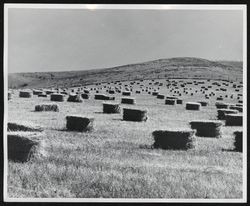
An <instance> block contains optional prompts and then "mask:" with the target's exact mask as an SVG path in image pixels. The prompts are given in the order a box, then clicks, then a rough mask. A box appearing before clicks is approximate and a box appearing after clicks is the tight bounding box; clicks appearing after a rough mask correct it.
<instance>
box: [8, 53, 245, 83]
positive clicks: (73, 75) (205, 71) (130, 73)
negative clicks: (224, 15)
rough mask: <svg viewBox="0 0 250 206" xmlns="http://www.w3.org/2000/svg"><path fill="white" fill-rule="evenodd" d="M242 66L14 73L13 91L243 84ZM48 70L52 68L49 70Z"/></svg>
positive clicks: (201, 62)
mask: <svg viewBox="0 0 250 206" xmlns="http://www.w3.org/2000/svg"><path fill="white" fill-rule="evenodd" d="M242 65H243V64H242V62H235V61H209V60H206V59H200V58H191V57H179V58H171V59H159V60H154V61H149V62H143V63H137V64H129V65H124V66H117V67H113V68H102V69H91V68H89V69H90V70H86V68H83V69H85V70H82V71H81V70H79V68H77V69H78V71H67V72H34V73H13V74H9V75H8V85H9V88H39V87H40V88H46V87H47V88H48V87H73V86H75V85H89V84H94V83H100V82H110V81H117V80H119V81H128V80H129V81H133V80H141V79H142V80H146V79H166V78H185V79H192V78H195V79H218V80H234V81H241V80H242V76H243V75H242V74H243V69H242V67H243V66H242ZM45 69H46V70H48V69H50V68H45Z"/></svg>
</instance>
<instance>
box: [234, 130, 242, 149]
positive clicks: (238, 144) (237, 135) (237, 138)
mask: <svg viewBox="0 0 250 206" xmlns="http://www.w3.org/2000/svg"><path fill="white" fill-rule="evenodd" d="M234 150H235V151H237V152H242V131H235V132H234Z"/></svg>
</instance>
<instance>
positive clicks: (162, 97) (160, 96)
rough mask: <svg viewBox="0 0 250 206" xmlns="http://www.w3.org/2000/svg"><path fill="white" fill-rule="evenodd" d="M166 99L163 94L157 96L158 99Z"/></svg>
mask: <svg viewBox="0 0 250 206" xmlns="http://www.w3.org/2000/svg"><path fill="white" fill-rule="evenodd" d="M164 98H165V95H163V94H157V99H164Z"/></svg>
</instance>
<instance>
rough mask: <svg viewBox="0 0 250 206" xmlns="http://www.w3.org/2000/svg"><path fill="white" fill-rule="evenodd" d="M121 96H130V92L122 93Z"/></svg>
mask: <svg viewBox="0 0 250 206" xmlns="http://www.w3.org/2000/svg"><path fill="white" fill-rule="evenodd" d="M122 95H123V96H131V92H130V91H123V92H122Z"/></svg>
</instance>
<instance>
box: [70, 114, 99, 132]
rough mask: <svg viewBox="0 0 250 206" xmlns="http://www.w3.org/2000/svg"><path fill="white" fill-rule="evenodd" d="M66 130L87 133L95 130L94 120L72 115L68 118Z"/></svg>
mask: <svg viewBox="0 0 250 206" xmlns="http://www.w3.org/2000/svg"><path fill="white" fill-rule="evenodd" d="M66 120H67V123H66V128H67V130H69V131H79V132H87V131H92V130H93V129H94V118H93V117H83V116H76V115H71V116H67V117H66Z"/></svg>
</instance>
